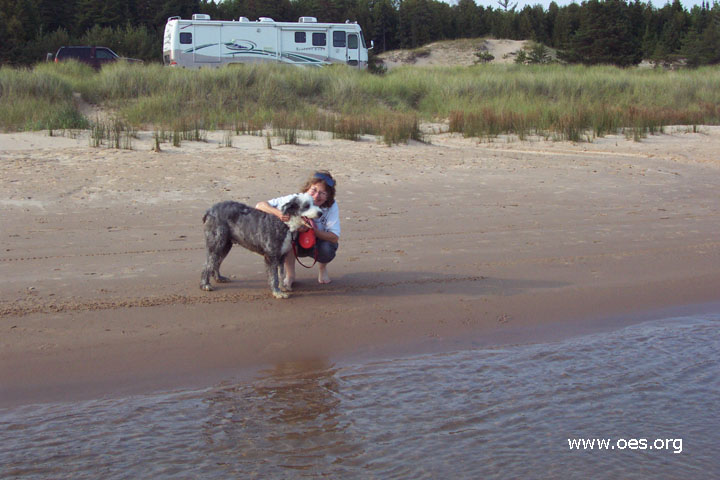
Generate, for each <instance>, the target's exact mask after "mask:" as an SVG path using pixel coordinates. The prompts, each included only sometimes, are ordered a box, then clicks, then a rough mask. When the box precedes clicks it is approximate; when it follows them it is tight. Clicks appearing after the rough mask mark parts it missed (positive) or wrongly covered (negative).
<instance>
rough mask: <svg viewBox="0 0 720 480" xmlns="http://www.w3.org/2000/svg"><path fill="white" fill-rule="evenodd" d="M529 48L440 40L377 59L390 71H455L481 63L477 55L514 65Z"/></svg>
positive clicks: (473, 40) (517, 42) (471, 40)
mask: <svg viewBox="0 0 720 480" xmlns="http://www.w3.org/2000/svg"><path fill="white" fill-rule="evenodd" d="M527 45H528V42H526V41H524V40H508V39H494V38H462V39H458V40H441V41H439V42H433V43H429V44H427V45H425V46H422V47H419V48H414V49H397V50H389V51H387V52H383V53H381V54H379V55H378V59H379V60H381V61H382V64H383V65H385V66H386V67H387V68H388V69H393V68H396V67H400V66H403V65H414V66H433V67H437V66H449V67H454V66H469V65H474V64H476V63H477V62H478V57H477V55H476V53H477V52H487V53H489V54H490V55H492V56H493V59H492V61H491V62H490V63H514V62H515V58H516V55H517V53H518V52H519V51H520V50H523V49H524V48H526V47H527ZM549 52H550V53H551V54H554V52H553V51H550V50H549Z"/></svg>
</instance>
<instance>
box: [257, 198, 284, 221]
mask: <svg viewBox="0 0 720 480" xmlns="http://www.w3.org/2000/svg"><path fill="white" fill-rule="evenodd" d="M255 208H256V209H258V210H260V211H261V212H265V213H269V214H270V215H275V216H276V217H277V218H279V219H280V220H282V221H283V222H288V221H290V215H283V213H282V210H280V209H278V208H275V207H273V206H272V205H270V204H269V203H268V202H259V203H258V204H257V205H255Z"/></svg>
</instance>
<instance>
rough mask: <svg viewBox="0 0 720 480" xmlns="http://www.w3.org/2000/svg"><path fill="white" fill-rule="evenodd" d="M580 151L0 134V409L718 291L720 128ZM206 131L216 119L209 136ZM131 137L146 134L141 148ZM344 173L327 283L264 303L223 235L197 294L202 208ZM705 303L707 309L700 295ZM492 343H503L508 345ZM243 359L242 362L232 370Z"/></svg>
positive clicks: (505, 337)
mask: <svg viewBox="0 0 720 480" xmlns="http://www.w3.org/2000/svg"><path fill="white" fill-rule="evenodd" d="M706 129H707V131H706V133H703V134H691V133H685V134H676V135H662V136H657V137H649V138H648V139H646V140H643V142H631V141H628V140H627V139H624V138H623V137H606V138H603V139H599V140H598V141H597V142H595V143H592V144H572V143H569V142H543V141H537V142H529V141H524V142H520V141H514V142H508V143H502V142H490V143H487V142H482V143H480V142H478V141H477V140H476V139H464V138H462V137H459V136H457V135H451V134H442V135H435V136H433V137H432V143H431V144H419V143H414V142H411V143H410V144H409V145H404V146H395V147H386V146H384V145H380V144H377V143H375V142H372V141H361V142H349V141H340V140H334V141H329V140H323V139H313V140H301V145H280V146H277V147H274V148H273V149H272V150H268V149H267V148H265V145H264V142H265V139H264V138H257V137H236V138H235V139H234V140H233V142H234V145H235V146H234V147H233V148H219V144H220V142H221V139H220V138H219V139H214V138H213V136H212V135H211V136H210V137H211V138H210V141H209V142H207V143H191V142H186V143H184V144H183V145H182V146H181V147H180V148H170V147H168V148H164V150H163V152H161V153H153V152H151V151H150V144H151V141H152V139H151V135H150V134H148V136H147V138H144V139H141V140H140V141H138V142H137V143H136V146H135V150H131V151H118V150H109V149H93V148H90V147H88V146H87V143H86V142H87V140H86V139H82V138H78V139H70V138H63V137H60V138H58V137H47V136H45V135H44V134H42V133H35V134H1V135H0V161H1V162H0V163H1V168H2V171H1V172H0V173H1V174H2V177H3V178H4V179H7V181H4V182H3V184H2V189H1V190H0V204H1V205H2V206H3V208H4V215H3V219H2V221H1V225H2V228H0V232H1V237H0V278H2V279H3V280H2V281H1V282H0V312H1V313H0V332H2V337H1V338H2V339H0V408H2V407H6V406H10V405H22V404H27V403H40V402H44V401H62V400H68V401H72V400H79V399H82V398H88V397H90V398H92V397H95V396H98V395H100V396H102V395H112V396H115V395H123V394H133V393H142V392H148V391H158V390H166V389H172V388H178V387H181V386H187V385H198V384H199V383H198V382H207V381H208V380H211V379H216V380H217V381H222V380H224V379H227V377H223V375H230V376H232V377H233V378H237V375H241V376H242V375H252V372H253V371H257V369H258V368H261V367H263V366H267V365H272V364H276V363H279V362H287V361H304V360H307V359H312V358H323V359H333V360H334V361H346V360H345V359H348V360H350V361H352V359H360V358H364V359H369V358H379V357H382V356H387V355H390V356H397V355H405V354H414V353H423V351H428V352H430V351H450V350H452V349H455V348H456V347H461V348H457V349H462V348H467V347H471V348H472V347H473V346H483V345H486V344H487V343H486V342H499V343H491V344H493V345H497V344H507V343H512V342H517V341H520V342H521V343H526V342H529V343H534V342H535V341H537V339H542V338H548V337H553V336H554V335H560V336H574V335H575V334H581V333H583V332H588V331H591V330H593V329H603V328H619V327H622V326H625V325H629V324H632V323H637V322H638V321H640V319H642V318H646V316H647V315H648V314H649V313H650V312H652V311H656V310H657V309H664V308H675V307H677V308H679V310H680V311H684V310H686V309H687V310H688V311H692V309H693V308H704V307H703V306H702V305H703V304H706V303H708V302H717V301H720V295H719V294H718V291H720V289H718V288H717V286H718V285H720V241H718V240H717V239H718V238H720V236H719V235H718V234H719V233H720V221H719V220H720V205H718V204H717V194H716V192H717V191H720V188H719V187H720V175H718V173H720V161H719V160H717V159H716V158H715V153H716V152H717V150H718V148H720V129H718V128H715V127H706ZM218 135H220V136H221V135H222V133H221V132H220V133H218ZM146 144H147V145H146ZM316 168H325V169H328V170H330V171H331V172H333V175H334V176H336V178H337V179H338V202H339V205H340V207H341V217H342V223H343V236H342V238H341V246H340V250H339V251H338V257H337V259H336V260H335V261H333V262H332V263H331V264H330V274H331V276H332V278H333V283H331V284H330V285H328V286H320V285H318V284H317V283H316V282H315V275H316V270H315V269H314V270H312V271H305V269H300V268H298V280H299V283H298V285H297V288H296V290H295V292H294V294H293V296H292V297H291V298H290V299H288V300H275V299H273V298H272V297H271V296H270V294H269V292H268V289H267V286H266V279H265V275H264V266H263V264H262V259H261V258H260V257H259V256H257V255H255V254H252V253H249V252H246V251H244V250H242V249H240V248H239V247H236V248H234V249H233V251H232V252H231V253H230V256H229V257H228V259H227V261H226V262H225V263H224V264H223V273H224V274H226V275H229V276H231V277H232V278H233V280H234V281H233V282H232V283H229V284H225V285H220V286H219V288H218V289H217V290H216V291H214V292H201V291H200V289H199V287H198V285H199V275H200V269H201V266H202V262H203V261H204V252H203V247H202V228H201V222H200V218H201V217H202V213H203V212H204V211H205V209H207V208H208V207H209V206H210V205H211V204H212V203H215V202H216V201H221V200H225V199H230V198H232V199H235V200H238V201H242V202H245V203H248V204H251V205H252V204H254V203H255V202H257V201H259V200H263V199H267V198H272V197H273V196H276V195H277V194H282V193H289V192H292V191H294V190H295V189H296V188H297V187H298V186H299V183H301V180H302V179H303V177H305V176H306V175H307V174H308V172H312V170H313V169H316ZM712 305H715V304H712ZM503 342H504V343H503ZM243 372H245V373H243Z"/></svg>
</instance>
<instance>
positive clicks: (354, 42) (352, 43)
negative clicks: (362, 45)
mask: <svg viewBox="0 0 720 480" xmlns="http://www.w3.org/2000/svg"><path fill="white" fill-rule="evenodd" d="M357 47H358V39H357V35H348V48H351V49H353V50H355V49H357Z"/></svg>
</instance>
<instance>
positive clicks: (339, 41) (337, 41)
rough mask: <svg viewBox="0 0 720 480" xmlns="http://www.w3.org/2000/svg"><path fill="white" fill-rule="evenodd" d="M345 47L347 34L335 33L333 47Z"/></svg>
mask: <svg viewBox="0 0 720 480" xmlns="http://www.w3.org/2000/svg"><path fill="white" fill-rule="evenodd" d="M344 46H345V32H333V47H344Z"/></svg>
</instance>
